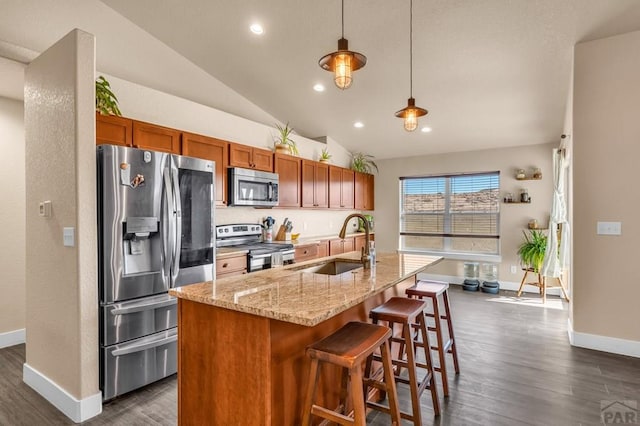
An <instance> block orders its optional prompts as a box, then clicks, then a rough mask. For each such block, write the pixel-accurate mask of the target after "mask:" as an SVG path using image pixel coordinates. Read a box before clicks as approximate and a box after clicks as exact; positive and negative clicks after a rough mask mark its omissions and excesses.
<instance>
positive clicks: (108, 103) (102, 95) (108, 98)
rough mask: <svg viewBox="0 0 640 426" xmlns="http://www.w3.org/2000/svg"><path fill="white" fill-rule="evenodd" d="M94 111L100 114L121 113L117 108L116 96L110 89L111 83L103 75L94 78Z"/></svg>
mask: <svg viewBox="0 0 640 426" xmlns="http://www.w3.org/2000/svg"><path fill="white" fill-rule="evenodd" d="M96 111H98V112H99V113H100V114H102V115H118V116H120V115H122V113H121V112H120V108H118V98H116V95H114V94H113V92H112V91H111V85H109V82H108V81H107V79H106V78H104V77H103V76H100V77H98V79H97V80H96Z"/></svg>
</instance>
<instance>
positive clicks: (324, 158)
mask: <svg viewBox="0 0 640 426" xmlns="http://www.w3.org/2000/svg"><path fill="white" fill-rule="evenodd" d="M329 160H331V154H329V151H328V150H327V148H322V152H321V153H320V158H319V159H318V161H320V162H321V163H328V162H329Z"/></svg>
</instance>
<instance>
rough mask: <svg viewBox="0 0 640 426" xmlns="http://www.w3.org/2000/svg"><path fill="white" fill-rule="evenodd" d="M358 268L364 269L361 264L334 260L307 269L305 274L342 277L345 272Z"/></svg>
mask: <svg viewBox="0 0 640 426" xmlns="http://www.w3.org/2000/svg"><path fill="white" fill-rule="evenodd" d="M357 268H362V263H361V262H350V261H345V260H332V261H330V262H327V263H323V264H321V265H317V266H312V267H310V268H307V269H305V270H304V271H305V272H313V273H314V274H323V275H340V274H342V273H345V272H349V271H352V270H354V269H357Z"/></svg>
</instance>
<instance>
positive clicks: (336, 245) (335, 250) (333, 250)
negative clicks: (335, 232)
mask: <svg viewBox="0 0 640 426" xmlns="http://www.w3.org/2000/svg"><path fill="white" fill-rule="evenodd" d="M355 249H356V243H355V238H354V237H346V238H345V239H344V240H342V239H340V238H337V239H333V240H329V255H330V256H333V255H336V254H342V253H349V252H350V251H354V250H355Z"/></svg>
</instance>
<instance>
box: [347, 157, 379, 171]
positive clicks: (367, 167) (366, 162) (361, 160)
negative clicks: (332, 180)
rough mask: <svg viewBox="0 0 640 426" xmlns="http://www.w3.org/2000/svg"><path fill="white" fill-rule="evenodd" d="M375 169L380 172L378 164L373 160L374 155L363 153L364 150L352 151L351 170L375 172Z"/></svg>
mask: <svg viewBox="0 0 640 426" xmlns="http://www.w3.org/2000/svg"><path fill="white" fill-rule="evenodd" d="M373 169H375V170H376V172H378V165H377V164H376V163H375V161H373V155H369V154H363V153H362V152H352V153H351V170H355V171H356V172H361V173H369V174H373Z"/></svg>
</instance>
